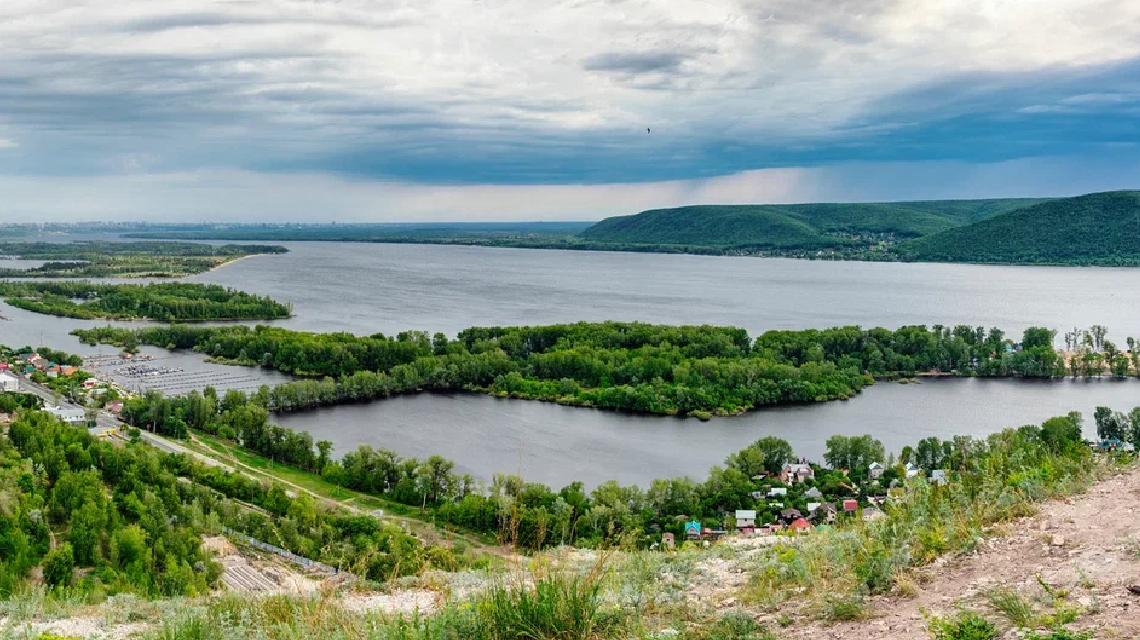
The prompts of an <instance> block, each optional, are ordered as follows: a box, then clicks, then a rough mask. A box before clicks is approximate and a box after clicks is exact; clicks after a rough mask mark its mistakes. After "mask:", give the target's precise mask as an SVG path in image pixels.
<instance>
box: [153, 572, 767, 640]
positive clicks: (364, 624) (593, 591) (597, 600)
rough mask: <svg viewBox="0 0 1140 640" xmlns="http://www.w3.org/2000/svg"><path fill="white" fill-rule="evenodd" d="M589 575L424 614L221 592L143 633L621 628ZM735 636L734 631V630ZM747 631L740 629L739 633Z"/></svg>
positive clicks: (594, 639) (492, 639) (585, 633)
mask: <svg viewBox="0 0 1140 640" xmlns="http://www.w3.org/2000/svg"><path fill="white" fill-rule="evenodd" d="M628 613H629V612H628V611H624V610H622V609H620V608H616V607H613V606H609V605H607V604H606V603H605V602H604V601H603V598H602V594H601V591H600V585H599V582H598V581H597V576H596V575H594V574H587V575H577V574H566V573H553V574H549V575H545V576H541V577H539V578H536V579H535V580H534V581H532V582H516V583H509V584H508V583H507V582H498V583H495V584H493V585H491V586H490V587H489V588H487V589H485V590H484V591H483V592H481V593H479V594H478V595H476V596H474V597H472V598H470V599H467V600H461V601H458V602H452V603H449V604H446V605H444V606H443V608H442V609H440V610H439V611H438V612H436V613H435V614H433V615H430V616H424V615H416V614H411V615H394V616H387V615H381V614H357V613H353V612H351V611H348V610H345V609H344V608H343V607H341V606H340V604H339V603H338V602H337V601H336V600H334V599H331V598H297V597H285V596H270V597H263V598H253V597H244V596H226V597H221V598H217V599H214V600H211V601H208V602H206V603H205V604H204V605H201V606H186V607H180V608H178V609H177V610H175V611H174V612H172V613H171V614H170V615H169V616H168V617H167V619H166V620H164V621H163V624H162V626H161V628H160V629H158V630H157V631H155V632H153V633H152V634H150V635H149V636H147V637H148V638H149V639H150V640H222V639H227V640H230V639H232V640H240V639H244V638H251V639H252V638H257V639H259V640H296V639H302V638H304V639H313V640H315V639H317V638H319V639H321V640H507V639H510V640H516V639H517V640H524V639H526V640H602V639H607V638H618V637H624V636H625V635H627V632H628V627H627V624H626V623H627V620H628ZM738 637H739V636H738ZM745 637H747V636H745Z"/></svg>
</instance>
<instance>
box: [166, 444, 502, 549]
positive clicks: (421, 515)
mask: <svg viewBox="0 0 1140 640" xmlns="http://www.w3.org/2000/svg"><path fill="white" fill-rule="evenodd" d="M195 435H196V436H197V437H198V439H199V440H201V441H202V442H203V443H204V444H206V445H207V446H208V447H210V448H212V449H214V450H215V451H219V452H222V453H225V454H226V455H229V456H232V457H233V458H234V459H236V460H238V461H240V462H242V463H243V464H246V465H248V466H249V467H251V468H253V469H255V470H257V471H259V472H262V473H264V474H266V475H267V476H269V477H272V478H276V479H279V480H281V481H282V482H286V483H292V484H294V485H297V486H298V487H302V488H304V489H306V490H308V491H311V492H313V493H314V494H316V495H318V496H320V497H322V498H326V499H329V500H335V501H339V502H350V503H351V504H352V505H353V506H355V507H356V508H357V509H360V510H363V511H368V512H372V511H376V510H378V509H382V510H383V511H384V514H385V515H386V516H399V517H402V518H410V519H413V520H418V521H420V522H422V523H423V524H424V525H425V526H430V527H433V528H435V529H440V530H442V531H450V530H451V529H446V528H443V527H441V526H440V525H436V524H435V523H434V522H433V514H432V510H431V509H428V510H426V511H421V510H420V509H417V508H416V507H410V506H408V505H405V504H400V503H399V502H393V501H391V500H385V499H384V498H380V497H377V496H372V495H368V494H366V493H361V492H359V491H354V490H352V489H346V488H345V487H341V486H337V485H335V484H333V483H331V482H328V481H326V480H324V479H323V478H321V477H320V476H319V475H317V474H315V473H311V472H308V471H304V470H301V469H298V468H296V467H293V466H290V465H287V464H281V463H278V462H274V461H272V460H270V459H268V458H265V457H262V456H259V455H257V454H255V453H252V452H250V451H249V450H247V449H244V448H242V447H240V446H238V445H235V444H234V443H232V442H227V441H225V440H222V439H221V438H218V437H216V436H212V435H209V434H205V433H202V432H195ZM182 444H183V445H185V446H187V447H189V448H191V449H194V450H195V451H197V452H198V453H201V454H203V455H206V456H209V457H211V458H213V459H215V460H217V461H219V462H221V463H223V464H230V461H228V460H226V459H225V458H224V457H220V456H217V455H215V454H214V453H213V452H211V451H210V450H208V449H206V448H205V447H197V446H195V445H194V443H192V442H183V443H182ZM231 466H232V465H231ZM455 532H456V533H460V534H462V535H464V536H466V537H468V538H472V539H474V540H477V541H479V542H481V543H483V544H488V545H494V544H498V541H497V540H496V539H495V537H494V536H492V535H490V534H486V533H482V532H472V531H466V530H455Z"/></svg>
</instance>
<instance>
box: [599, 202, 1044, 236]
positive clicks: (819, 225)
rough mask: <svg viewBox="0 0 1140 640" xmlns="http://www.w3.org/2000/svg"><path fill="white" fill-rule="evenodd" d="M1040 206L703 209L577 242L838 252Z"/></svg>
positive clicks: (626, 219)
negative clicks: (870, 236) (865, 241)
mask: <svg viewBox="0 0 1140 640" xmlns="http://www.w3.org/2000/svg"><path fill="white" fill-rule="evenodd" d="M1040 202H1043V200H1040V199H1028V198H1024V199H1002V200H933V201H922V202H890V203H848V204H796V205H699V206H690V207H679V208H675V209H655V210H651V211H645V212H642V213H639V214H637V215H632V216H619V217H614V218H607V219H605V220H603V221H601V222H599V223H598V224H596V225H594V226H592V227H590V228H589V229H587V230H585V231H583V232H582V233H581V234H580V237H581V238H583V239H586V240H592V241H596V242H611V243H627V244H679V245H700V246H764V247H773V248H812V247H820V246H836V245H841V244H843V240H842V239H840V238H836V237H835V236H833V235H828V234H835V233H844V234H865V233H893V234H896V235H900V236H904V237H916V236H924V235H928V234H932V233H938V232H940V231H944V230H947V229H952V228H955V227H959V226H962V225H965V224H969V223H971V222H974V221H976V220H980V219H985V218H987V217H989V216H993V215H999V214H1002V213H1005V212H1008V211H1012V210H1016V209H1018V208H1021V207H1026V206H1030V205H1033V204H1037V203H1040Z"/></svg>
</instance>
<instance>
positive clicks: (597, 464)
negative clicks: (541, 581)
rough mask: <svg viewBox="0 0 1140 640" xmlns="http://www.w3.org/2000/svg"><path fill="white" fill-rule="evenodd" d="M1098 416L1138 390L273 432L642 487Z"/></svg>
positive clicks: (339, 416)
mask: <svg viewBox="0 0 1140 640" xmlns="http://www.w3.org/2000/svg"><path fill="white" fill-rule="evenodd" d="M1098 405H1107V406H1111V407H1113V408H1115V409H1119V410H1126V409H1129V408H1131V407H1133V406H1136V405H1140V381H1136V380H1099V381H1097V380H1093V381H1088V382H1085V381H1073V380H1065V381H1052V382H1043V381H1019V380H981V379H965V378H963V379H936V380H928V381H926V382H923V383H922V384H910V385H901V384H897V383H890V382H881V383H878V384H876V385H874V386H872V387H870V388H868V389H867V390H865V391H864V392H863V393H862V394H860V395H859V396H857V397H855V398H854V399H852V400H850V401H847V402H830V403H825V404H811V405H798V406H794V407H778V408H769V409H764V410H760V411H754V412H751V413H747V414H745V415H742V416H738V417H734V418H721V419H714V420H712V421H710V422H699V421H697V420H692V419H689V420H685V419H679V418H665V417H653V416H635V415H627V414H620V413H613V412H604V411H597V410H591V409H581V408H575V407H563V406H559V405H556V404H547V403H540V402H529V401H524V400H499V399H496V398H492V397H490V396H485V395H479V394H465V395H457V396H442V395H419V396H406V397H399V398H393V399H390V400H385V401H381V402H374V403H370V404H360V405H350V406H340V407H330V408H325V409H319V410H316V411H310V412H304V413H291V414H279V415H278V416H277V421H278V422H279V423H280V424H283V425H285V426H288V427H291V428H294V429H307V430H308V431H310V432H311V433H312V434H313V436H314V438H315V439H318V440H319V439H328V440H331V441H332V442H333V443H334V444H335V445H336V450H337V451H338V452H339V453H341V454H343V453H344V452H346V451H351V450H353V449H355V448H356V447H358V446H359V445H362V444H367V445H371V446H374V447H385V448H388V449H392V450H394V451H396V452H398V453H400V454H402V455H405V456H417V457H425V456H428V455H431V454H433V453H438V454H441V455H443V456H445V457H448V458H451V459H453V460H455V461H456V463H457V466H458V467H459V468H460V470H461V472H464V473H471V474H473V475H476V476H478V477H481V478H483V479H490V477H491V476H492V474H494V473H518V472H520V471H521V473H522V474H523V475H524V477H526V478H527V479H529V480H534V481H539V482H544V483H547V484H551V485H553V486H556V487H560V486H562V485H564V484H566V483H567V482H570V481H572V480H582V481H584V482H586V483H587V484H589V485H591V486H592V485H596V484H598V483H600V482H602V481H605V480H610V479H615V480H619V481H621V482H623V483H637V484H639V485H641V486H645V485H647V484H648V482H649V481H650V480H652V479H654V478H665V477H673V476H680V475H690V476H693V477H695V478H701V479H703V478H704V477H705V475H706V472H707V471H708V469H709V467H711V466H712V465H714V464H720V463H721V462H723V460H724V458H725V456H727V455H728V454H729V453H732V452H734V451H737V450H739V449H742V448H743V447H745V446H747V445H748V444H749V443H750V442H753V441H754V440H756V439H758V438H761V437H763V436H767V435H775V436H779V437H781V438H784V439H785V440H787V441H788V442H790V443H791V444H792V446H793V448H794V449H795V451H796V453H797V454H799V455H802V456H807V457H809V458H811V459H813V460H820V459H821V458H822V456H823V451H824V448H825V446H824V442H825V441H826V440H827V438H828V437H829V436H832V435H835V434H844V435H860V434H864V433H870V434H873V435H874V436H875V437H876V438H878V439H879V440H881V441H882V442H883V444H884V445H885V446H886V448H887V450H888V451H895V452H898V451H900V450H901V449H902V447H903V446H905V445H908V444H909V445H914V444H916V443H917V442H918V441H919V440H921V439H922V438H925V437H928V436H937V437H939V438H948V437H950V436H953V435H971V436H976V437H984V436H986V435H988V434H990V433H994V432H996V431H1000V430H1001V429H1004V428H1006V427H1017V426H1021V425H1024V424H1030V423H1039V422H1041V421H1042V420H1044V419H1046V418H1049V417H1052V416H1055V415H1063V414H1066V413H1068V412H1070V411H1081V412H1083V413H1084V414H1085V416H1086V424H1085V435H1086V436H1087V437H1090V438H1091V437H1094V436H1095V433H1096V430H1095V428H1093V426H1092V425H1091V421H1092V411H1093V409H1094V408H1095V407H1096V406H1098Z"/></svg>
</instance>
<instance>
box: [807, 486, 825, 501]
mask: <svg viewBox="0 0 1140 640" xmlns="http://www.w3.org/2000/svg"><path fill="white" fill-rule="evenodd" d="M804 497H805V498H807V499H808V500H822V499H823V492H822V491H820V490H819V488H818V487H812V488H810V489H808V490H807V491H805V492H804Z"/></svg>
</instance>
